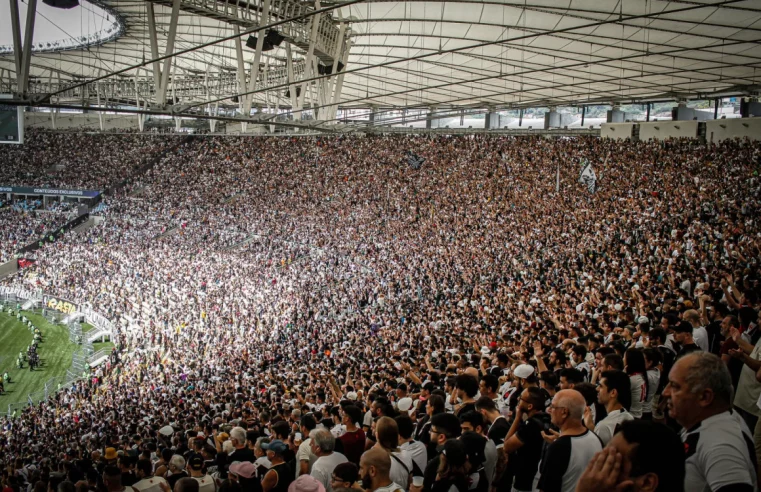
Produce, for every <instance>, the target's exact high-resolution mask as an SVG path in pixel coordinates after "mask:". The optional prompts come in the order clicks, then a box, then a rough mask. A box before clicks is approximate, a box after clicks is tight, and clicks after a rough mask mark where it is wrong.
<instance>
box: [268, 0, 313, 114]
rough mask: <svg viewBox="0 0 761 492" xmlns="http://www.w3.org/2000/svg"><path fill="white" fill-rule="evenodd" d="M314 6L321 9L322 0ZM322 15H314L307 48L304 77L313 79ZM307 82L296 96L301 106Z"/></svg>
mask: <svg viewBox="0 0 761 492" xmlns="http://www.w3.org/2000/svg"><path fill="white" fill-rule="evenodd" d="M265 1H266V0H265ZM314 8H315V9H317V10H319V9H320V0H315V2H314ZM320 17H321V14H317V15H313V16H312V32H311V34H310V36H309V48H308V49H307V57H306V68H305V69H304V79H311V78H312V77H314V65H313V63H312V59H313V58H314V45H315V44H317V32H318V28H319V27H320ZM307 84H309V82H307V83H302V84H301V95H300V96H298V95H297V96H296V97H297V98H298V99H299V106H303V104H304V97H306V89H307Z"/></svg>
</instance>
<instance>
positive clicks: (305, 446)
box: [296, 437, 317, 478]
mask: <svg viewBox="0 0 761 492" xmlns="http://www.w3.org/2000/svg"><path fill="white" fill-rule="evenodd" d="M311 443H312V438H311V437H310V438H309V439H307V440H306V441H304V442H302V443H301V445H300V446H299V450H298V451H296V478H298V477H299V476H300V475H301V462H302V461H307V460H309V468H308V469H307V474H309V473H310V472H311V470H312V465H314V462H315V461H317V456H315V455H314V454H313V453H312V449H311V448H310V447H309V446H310V444H311Z"/></svg>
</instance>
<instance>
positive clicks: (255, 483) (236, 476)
mask: <svg viewBox="0 0 761 492" xmlns="http://www.w3.org/2000/svg"><path fill="white" fill-rule="evenodd" d="M227 476H228V478H229V479H230V480H231V481H233V482H237V483H238V484H239V485H240V486H241V488H242V489H243V490H244V491H259V490H261V483H259V480H258V479H257V478H256V468H255V467H254V464H253V463H251V462H250V461H236V462H235V463H233V464H232V465H230V470H228V473H227Z"/></svg>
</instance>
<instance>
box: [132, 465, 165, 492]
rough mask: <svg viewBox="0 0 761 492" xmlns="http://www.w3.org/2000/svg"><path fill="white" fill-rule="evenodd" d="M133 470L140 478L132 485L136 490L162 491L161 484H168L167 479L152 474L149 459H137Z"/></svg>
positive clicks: (143, 491)
mask: <svg viewBox="0 0 761 492" xmlns="http://www.w3.org/2000/svg"><path fill="white" fill-rule="evenodd" d="M135 471H136V473H137V478H139V479H140V480H139V481H138V482H137V483H136V484H135V485H133V486H132V488H133V489H135V491H136V492H162V490H161V485H162V484H164V485H166V486H167V487H168V486H169V484H167V481H166V480H164V479H163V478H161V477H154V476H153V463H151V460H146V459H140V460H137V465H136V467H135Z"/></svg>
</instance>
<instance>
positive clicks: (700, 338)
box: [692, 326, 708, 352]
mask: <svg viewBox="0 0 761 492" xmlns="http://www.w3.org/2000/svg"><path fill="white" fill-rule="evenodd" d="M692 339H693V340H694V341H695V345H697V346H698V347H700V350H702V351H703V352H708V331H706V328H705V326H701V327H699V328H695V329H694V330H692Z"/></svg>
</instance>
